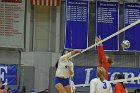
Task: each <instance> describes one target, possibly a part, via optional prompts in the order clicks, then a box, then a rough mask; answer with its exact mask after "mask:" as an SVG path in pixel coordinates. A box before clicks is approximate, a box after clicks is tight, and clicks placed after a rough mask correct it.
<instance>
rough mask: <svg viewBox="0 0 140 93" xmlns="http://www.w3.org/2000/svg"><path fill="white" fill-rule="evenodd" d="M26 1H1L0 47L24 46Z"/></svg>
mask: <svg viewBox="0 0 140 93" xmlns="http://www.w3.org/2000/svg"><path fill="white" fill-rule="evenodd" d="M25 1H26V0H22V1H21V0H2V1H0V47H9V48H24V17H25Z"/></svg>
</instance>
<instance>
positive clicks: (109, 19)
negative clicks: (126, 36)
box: [96, 1, 119, 51]
mask: <svg viewBox="0 0 140 93" xmlns="http://www.w3.org/2000/svg"><path fill="white" fill-rule="evenodd" d="M118 28H119V3H118V2H104V1H96V36H101V38H102V39H104V38H106V37H108V36H110V35H112V34H113V33H115V32H117V31H118V30H119V29H118ZM103 45H104V50H108V51H118V50H119V40H118V35H117V36H115V37H113V38H111V39H109V40H107V41H105V42H103Z"/></svg>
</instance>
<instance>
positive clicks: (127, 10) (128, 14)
mask: <svg viewBox="0 0 140 93" xmlns="http://www.w3.org/2000/svg"><path fill="white" fill-rule="evenodd" d="M138 19H140V4H138V3H125V4H124V26H125V27H126V26H128V25H130V24H131V23H134V22H135V21H137V20H138ZM139 39H140V24H137V25H135V26H133V27H131V28H130V29H128V30H127V31H125V33H124V40H128V41H129V42H130V44H131V45H130V48H128V49H124V51H127V50H128V51H140V40H139Z"/></svg>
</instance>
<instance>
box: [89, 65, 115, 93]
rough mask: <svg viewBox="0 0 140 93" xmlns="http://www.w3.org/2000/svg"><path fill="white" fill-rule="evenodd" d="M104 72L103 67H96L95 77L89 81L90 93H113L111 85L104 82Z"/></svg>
mask: <svg viewBox="0 0 140 93" xmlns="http://www.w3.org/2000/svg"><path fill="white" fill-rule="evenodd" d="M105 74H106V70H105V69H104V68H103V67H97V71H96V76H97V78H94V79H92V80H91V81H90V93H113V92H112V87H111V84H110V83H109V82H108V81H107V80H105V76H106V75H105Z"/></svg>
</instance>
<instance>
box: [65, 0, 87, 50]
mask: <svg viewBox="0 0 140 93" xmlns="http://www.w3.org/2000/svg"><path fill="white" fill-rule="evenodd" d="M65 13H66V14H65V15H66V25H65V46H64V48H65V49H85V48H87V47H88V19H89V17H88V15H89V1H82V0H66V12H65Z"/></svg>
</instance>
